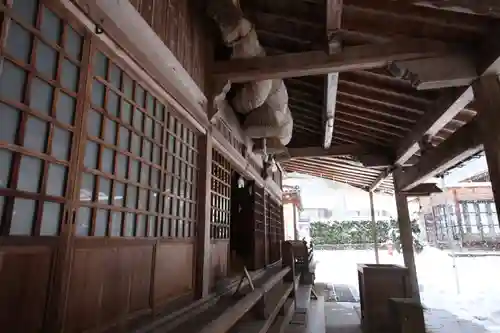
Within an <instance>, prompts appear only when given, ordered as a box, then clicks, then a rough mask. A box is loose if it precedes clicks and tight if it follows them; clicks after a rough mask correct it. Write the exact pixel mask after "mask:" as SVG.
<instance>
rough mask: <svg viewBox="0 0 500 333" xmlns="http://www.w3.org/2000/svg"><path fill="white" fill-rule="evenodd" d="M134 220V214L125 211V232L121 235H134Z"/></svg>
mask: <svg viewBox="0 0 500 333" xmlns="http://www.w3.org/2000/svg"><path fill="white" fill-rule="evenodd" d="M134 222H135V214H133V213H126V214H125V230H124V231H125V233H124V235H123V236H125V237H132V236H133V235H134Z"/></svg>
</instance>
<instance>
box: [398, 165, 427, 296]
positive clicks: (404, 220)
mask: <svg viewBox="0 0 500 333" xmlns="http://www.w3.org/2000/svg"><path fill="white" fill-rule="evenodd" d="M400 176H401V170H397V171H395V172H394V173H393V178H394V189H395V194H394V196H395V197H396V208H397V211H398V226H399V234H400V240H401V248H402V250H403V259H404V264H405V266H406V268H407V269H408V274H409V277H410V286H411V293H412V298H414V299H415V300H418V301H420V292H419V288H418V280H417V268H416V266H415V253H414V251H413V234H412V229H411V219H410V212H409V211H408V200H407V199H406V195H405V194H404V193H402V192H401V191H400V190H399V188H400V186H399V183H400Z"/></svg>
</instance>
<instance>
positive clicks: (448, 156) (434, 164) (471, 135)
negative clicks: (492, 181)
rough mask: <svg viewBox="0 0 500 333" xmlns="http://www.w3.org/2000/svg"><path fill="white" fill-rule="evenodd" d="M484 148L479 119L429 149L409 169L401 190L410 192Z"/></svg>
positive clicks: (401, 184) (403, 179)
mask: <svg viewBox="0 0 500 333" xmlns="http://www.w3.org/2000/svg"><path fill="white" fill-rule="evenodd" d="M482 148H483V147H482V141H481V138H480V133H479V131H478V124H477V119H474V120H472V121H471V122H469V123H468V124H466V125H464V126H463V127H461V128H460V129H458V130H457V131H456V132H455V133H453V134H452V135H451V136H450V137H449V138H448V139H446V140H445V141H443V142H442V143H441V144H440V145H438V146H437V147H435V148H432V149H429V150H428V151H427V152H426V153H425V154H424V155H422V157H420V160H419V162H418V163H417V164H415V165H414V166H412V167H409V168H407V170H405V172H404V173H403V175H402V177H401V179H400V181H399V185H400V186H401V187H400V188H399V190H402V191H408V190H409V189H411V188H413V187H415V186H417V185H419V184H421V183H423V182H424V181H425V180H426V179H427V178H429V177H433V176H435V175H436V174H439V173H441V172H443V171H445V170H446V169H449V168H450V167H452V166H454V165H456V164H457V163H460V162H461V161H463V160H464V159H466V158H468V157H470V156H472V155H474V154H477V153H478V152H479V151H481V149H482Z"/></svg>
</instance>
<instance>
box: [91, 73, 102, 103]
mask: <svg viewBox="0 0 500 333" xmlns="http://www.w3.org/2000/svg"><path fill="white" fill-rule="evenodd" d="M92 104H94V105H96V106H98V107H101V108H102V107H104V85H103V84H102V83H100V82H99V81H97V80H94V81H93V82H92Z"/></svg>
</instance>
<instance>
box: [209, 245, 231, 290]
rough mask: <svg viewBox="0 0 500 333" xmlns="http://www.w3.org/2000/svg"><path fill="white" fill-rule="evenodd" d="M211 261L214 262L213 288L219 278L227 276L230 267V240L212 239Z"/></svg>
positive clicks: (211, 277)
mask: <svg viewBox="0 0 500 333" xmlns="http://www.w3.org/2000/svg"><path fill="white" fill-rule="evenodd" d="M210 261H211V263H212V270H211V273H210V287H212V288H213V287H214V286H215V282H216V281H217V279H218V278H221V277H226V276H227V273H228V269H229V267H228V266H229V240H212V249H211V251H210Z"/></svg>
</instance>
